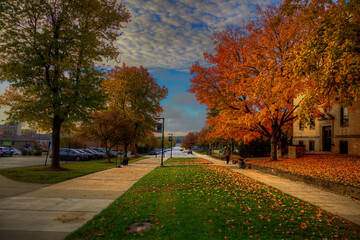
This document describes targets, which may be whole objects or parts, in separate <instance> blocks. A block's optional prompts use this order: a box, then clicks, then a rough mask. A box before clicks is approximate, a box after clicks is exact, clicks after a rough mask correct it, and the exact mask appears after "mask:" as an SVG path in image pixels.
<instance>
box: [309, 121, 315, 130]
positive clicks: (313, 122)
mask: <svg viewBox="0 0 360 240" xmlns="http://www.w3.org/2000/svg"><path fill="white" fill-rule="evenodd" d="M310 129H315V120H314V119H312V118H310Z"/></svg>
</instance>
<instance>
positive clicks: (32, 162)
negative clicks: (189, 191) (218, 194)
mask: <svg viewBox="0 0 360 240" xmlns="http://www.w3.org/2000/svg"><path fill="white" fill-rule="evenodd" d="M170 155H171V152H170V151H167V152H165V153H164V157H170ZM146 157H157V158H159V159H160V158H161V153H160V155H157V156H156V155H146ZM172 157H194V155H193V154H187V152H183V151H180V150H179V149H173V152H172ZM45 160H46V155H42V156H21V155H15V156H13V157H0V169H2V168H17V167H29V166H41V165H44V164H45ZM50 164H51V158H50V157H48V159H47V165H50Z"/></svg>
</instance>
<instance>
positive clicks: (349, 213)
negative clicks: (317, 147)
mask: <svg viewBox="0 0 360 240" xmlns="http://www.w3.org/2000/svg"><path fill="white" fill-rule="evenodd" d="M198 156H199V157H202V158H205V159H208V160H210V161H212V162H213V163H214V164H216V165H219V166H222V167H226V168H228V169H230V170H232V171H235V172H238V173H240V174H243V175H245V176H247V177H250V178H253V179H256V180H258V181H260V182H263V183H265V184H267V185H269V186H272V187H275V188H277V189H279V190H281V191H282V192H284V193H287V194H289V195H291V196H293V197H297V198H299V199H301V200H304V201H306V202H309V203H312V204H314V205H316V206H318V207H320V208H322V209H324V210H326V211H328V212H331V213H333V214H335V215H338V216H340V217H342V218H345V219H347V220H349V221H351V222H353V223H355V224H358V225H359V226H360V201H358V200H353V199H351V198H348V197H345V196H341V195H338V194H335V193H331V192H328V191H325V190H322V189H320V188H315V187H312V186H309V185H307V184H305V183H302V182H295V181H291V180H288V179H284V178H280V177H277V176H274V175H271V174H266V173H262V172H260V171H257V170H253V169H238V167H237V164H235V165H234V164H231V163H229V164H226V162H225V161H220V160H217V159H214V158H212V157H209V156H205V155H198Z"/></svg>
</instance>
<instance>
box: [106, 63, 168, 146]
mask: <svg viewBox="0 0 360 240" xmlns="http://www.w3.org/2000/svg"><path fill="white" fill-rule="evenodd" d="M102 88H103V89H104V90H105V91H106V93H107V94H108V97H109V102H108V107H109V109H116V111H117V112H118V114H119V117H121V118H123V119H125V120H127V121H129V122H130V123H131V124H130V126H129V131H131V132H132V134H134V138H133V139H134V140H133V141H132V142H131V144H133V145H136V143H137V142H139V139H141V138H145V137H146V136H147V135H148V134H149V132H153V131H155V126H156V117H159V116H160V113H161V112H163V109H162V107H161V105H160V101H161V100H163V99H164V98H166V96H167V93H168V90H167V88H166V87H165V86H162V87H161V86H159V85H158V84H157V82H156V79H155V78H153V77H152V76H151V75H150V73H149V72H148V71H147V69H145V68H143V67H142V66H140V68H137V67H129V66H126V65H125V64H124V65H123V66H122V67H118V66H116V67H115V68H114V69H112V70H111V71H109V72H108V73H107V74H106V75H105V80H104V82H103V85H102ZM127 147H128V144H125V145H124V151H125V153H126V152H127ZM134 149H136V146H134Z"/></svg>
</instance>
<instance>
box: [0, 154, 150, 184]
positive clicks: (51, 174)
mask: <svg viewBox="0 0 360 240" xmlns="http://www.w3.org/2000/svg"><path fill="white" fill-rule="evenodd" d="M141 159H144V158H135V159H130V161H129V163H131V162H136V161H139V160H141ZM118 163H119V160H118ZM47 167H49V166H47ZM47 167H45V166H36V167H22V168H9V169H0V174H1V175H3V176H5V177H7V178H9V179H12V180H15V181H19V182H29V183H50V184H52V183H58V182H62V181H65V180H68V179H72V178H76V177H81V176H84V175H87V174H90V173H94V172H99V171H103V170H105V169H109V168H113V167H115V159H112V162H111V163H107V160H106V159H101V160H94V161H84V162H68V163H62V164H61V167H62V168H66V169H68V170H67V171H42V169H44V168H47Z"/></svg>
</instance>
